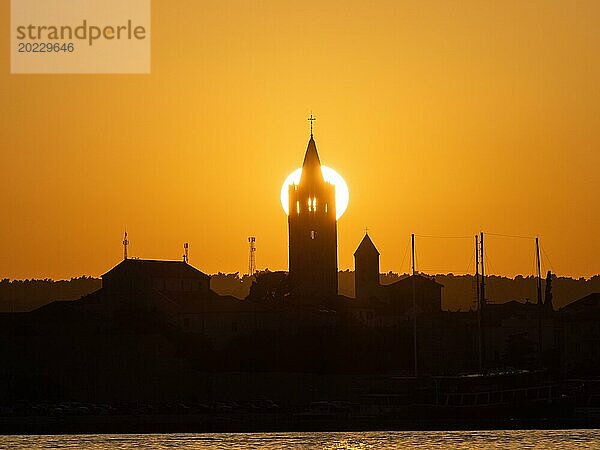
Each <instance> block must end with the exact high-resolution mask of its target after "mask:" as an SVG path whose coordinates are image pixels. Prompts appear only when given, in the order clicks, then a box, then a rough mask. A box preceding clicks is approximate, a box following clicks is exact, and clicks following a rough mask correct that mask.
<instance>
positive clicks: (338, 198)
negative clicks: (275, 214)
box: [280, 165, 350, 220]
mask: <svg viewBox="0 0 600 450" xmlns="http://www.w3.org/2000/svg"><path fill="white" fill-rule="evenodd" d="M321 172H322V173H323V178H325V181H327V182H328V183H331V184H333V185H334V186H335V204H336V208H337V209H336V211H337V214H336V219H337V220H339V218H340V217H342V215H343V214H344V212H345V211H346V208H348V202H349V200H350V192H349V191H348V185H347V184H346V181H345V180H344V179H343V178H342V176H341V175H340V174H339V173H337V172H336V171H335V170H333V169H332V168H330V167H327V166H323V165H322V166H321ZM301 175H302V168H301V167H300V168H298V169H296V170H294V171H293V172H292V173H291V174H290V175H289V176H288V177H287V178H286V179H285V181H284V182H283V186H281V194H280V197H281V207H282V208H283V210H284V211H285V213H286V214H288V215H289V204H288V203H289V198H288V197H289V191H288V189H289V187H290V185H292V184H296V185H297V184H299V183H300V177H301Z"/></svg>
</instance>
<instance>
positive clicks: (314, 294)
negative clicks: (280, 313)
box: [288, 114, 338, 301]
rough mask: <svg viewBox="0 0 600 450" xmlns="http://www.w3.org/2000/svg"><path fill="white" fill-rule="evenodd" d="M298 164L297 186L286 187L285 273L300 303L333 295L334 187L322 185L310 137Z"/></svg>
mask: <svg viewBox="0 0 600 450" xmlns="http://www.w3.org/2000/svg"><path fill="white" fill-rule="evenodd" d="M308 120H309V122H310V139H309V141H308V146H307V148H306V153H305V155H304V162H303V163H302V174H301V175H300V182H299V183H298V184H297V185H296V184H293V185H291V186H289V189H288V195H289V197H288V198H289V205H290V207H289V214H288V227H289V273H290V279H291V283H292V290H293V292H294V293H295V294H296V298H297V299H299V300H300V301H312V300H315V299H317V298H323V297H333V296H336V295H337V291H338V281H337V220H336V204H335V186H334V185H333V184H330V183H328V182H326V181H325V178H324V177H323V172H322V170H321V160H320V159H319V154H318V152H317V144H316V143H315V140H314V136H313V122H314V120H315V118H314V117H313V115H312V114H311V115H310V117H309V118H308Z"/></svg>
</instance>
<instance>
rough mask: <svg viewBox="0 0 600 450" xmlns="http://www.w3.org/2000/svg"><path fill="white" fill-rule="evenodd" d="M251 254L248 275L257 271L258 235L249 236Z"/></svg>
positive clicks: (249, 255)
mask: <svg viewBox="0 0 600 450" xmlns="http://www.w3.org/2000/svg"><path fill="white" fill-rule="evenodd" d="M248 246H249V254H248V275H250V276H252V275H254V273H255V272H256V237H254V236H250V237H249V238H248Z"/></svg>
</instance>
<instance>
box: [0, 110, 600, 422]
mask: <svg viewBox="0 0 600 450" xmlns="http://www.w3.org/2000/svg"><path fill="white" fill-rule="evenodd" d="M312 119H313V118H312V115H311V119H310V120H311V121H312ZM311 125H312V122H311ZM300 156H301V155H299V157H300ZM302 161H303V163H302V175H301V178H300V181H299V183H298V184H291V185H290V186H289V188H288V194H289V196H288V200H289V203H288V206H289V211H288V232H289V241H288V242H289V249H288V250H289V270H288V271H275V272H271V271H268V270H264V271H257V270H256V269H255V265H254V262H253V253H252V252H253V248H254V247H253V245H254V243H255V240H253V239H254V238H251V239H249V243H250V252H251V253H250V260H249V261H250V269H249V274H248V275H246V276H243V277H240V276H239V275H238V274H232V275H227V274H218V275H215V276H213V277H211V276H209V275H208V274H206V273H203V272H202V271H200V270H198V269H197V268H196V267H194V265H193V264H191V263H190V261H189V256H188V248H189V247H188V244H185V246H184V252H185V253H184V256H183V258H182V260H171V261H166V260H151V259H139V258H131V257H129V255H128V253H127V250H128V245H129V238H128V236H127V234H125V237H124V239H123V259H122V260H121V261H119V262H118V263H116V264H115V265H114V267H112V268H111V269H110V270H108V271H106V273H104V274H103V275H102V277H101V281H100V280H97V279H94V278H78V279H73V280H71V281H68V282H66V281H65V282H53V281H51V280H38V281H33V280H31V281H26V282H17V281H9V280H4V281H2V282H1V283H0V300H1V301H2V304H1V306H2V309H3V312H2V313H1V314H0V345H1V355H2V366H1V368H0V431H3V432H11V433H17V432H24V433H33V432H35V433H53V432H78V431H102V432H119V431H128V432H129V431H187V430H194V431H217V430H226V431H240V430H251V431H256V430H301V429H328V430H331V429H340V430H342V429H403V428H409V429H415V428H434V429H435V428H445V429H447V428H468V427H482V426H485V427H495V428H500V427H511V428H513V427H533V426H536V427H540V426H542V427H548V426H564V425H568V426H582V427H585V426H598V425H599V424H600V417H599V416H598V415H597V414H595V415H594V411H597V408H598V407H600V383H598V382H597V381H596V378H597V377H598V376H600V326H599V325H598V324H599V323H600V278H599V277H598V276H596V277H593V278H592V279H590V280H571V279H568V278H559V277H556V275H554V274H553V273H552V272H551V271H546V273H542V272H541V268H540V266H541V265H540V256H539V248H538V253H537V273H536V275H534V276H529V277H517V278H515V279H507V278H502V277H497V276H490V275H489V274H486V273H485V267H486V265H485V263H484V259H485V255H486V254H485V239H486V237H487V236H486V234H485V233H480V234H478V235H476V236H473V237H472V239H473V246H474V249H475V252H474V253H475V261H474V264H473V267H474V271H473V274H469V275H460V276H459V275H452V274H448V275H443V276H442V275H438V276H433V275H429V274H426V273H421V272H419V271H418V270H416V267H415V256H414V246H415V235H413V236H412V248H411V250H412V256H411V262H412V264H411V266H412V268H411V271H410V273H407V274H401V275H399V274H392V273H389V274H382V273H381V271H380V265H379V258H380V250H379V248H380V245H381V243H379V242H377V241H376V239H375V238H374V237H373V235H372V234H370V233H369V231H368V230H366V231H365V232H364V235H363V236H362V239H361V240H360V241H359V242H357V243H356V248H355V251H354V271H353V272H349V271H345V272H344V271H342V272H340V271H339V269H338V241H337V233H338V229H337V227H338V223H337V218H336V195H335V194H336V187H335V186H334V185H333V184H330V183H328V182H327V181H326V180H325V178H324V176H323V173H322V170H321V160H320V157H319V152H318V150H317V143H316V139H315V137H314V135H313V132H312V126H311V134H310V138H309V140H308V144H307V147H306V151H305V154H304V158H303V160H302ZM416 239H418V236H417V237H416ZM469 239H471V237H469ZM534 242H535V244H536V245H538V244H539V243H538V241H537V239H535V240H532V243H534ZM490 292H494V293H495V297H492V296H491V295H490ZM446 297H448V298H446Z"/></svg>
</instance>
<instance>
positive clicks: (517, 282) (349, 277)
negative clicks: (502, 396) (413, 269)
mask: <svg viewBox="0 0 600 450" xmlns="http://www.w3.org/2000/svg"><path fill="white" fill-rule="evenodd" d="M405 276H407V275H406V274H397V273H393V272H388V273H382V274H381V276H380V280H381V284H390V283H393V282H395V281H398V280H399V279H401V278H403V277H405ZM435 279H436V281H438V282H439V283H441V284H443V285H444V289H443V293H442V307H443V309H444V310H447V311H458V310H461V311H468V310H469V308H472V307H473V306H474V304H475V279H474V277H473V276H472V275H453V274H442V275H435ZM253 280H254V277H252V276H249V275H240V274H239V273H217V274H216V275H213V276H212V278H211V283H210V285H211V289H212V290H214V291H215V292H216V293H217V294H219V295H231V296H233V297H237V298H240V299H243V298H245V297H246V296H247V295H248V293H249V292H250V286H251V285H252V282H253ZM100 287H101V280H100V279H98V278H92V277H79V278H72V279H70V280H60V281H53V280H50V279H44V280H12V281H10V280H8V279H4V280H2V281H0V312H10V311H14V312H18V311H31V310H33V309H36V308H39V307H40V306H43V305H45V304H47V303H49V302H51V301H54V300H77V299H79V298H81V297H82V296H84V295H86V294H89V293H91V292H93V291H95V290H96V289H99V288H100ZM552 289H553V302H554V307H555V308H556V309H558V308H561V307H563V306H564V305H566V304H568V303H571V302H572V301H575V300H577V299H580V298H582V297H585V296H586V295H588V294H591V293H593V292H600V275H595V276H593V277H591V278H588V279H585V278H579V279H573V278H569V277H554V278H553V285H552ZM339 291H340V294H342V295H346V296H348V297H354V271H351V270H345V271H341V272H339ZM486 297H487V298H488V299H489V301H491V302H493V303H505V302H507V301H510V300H518V301H521V302H526V301H530V302H534V303H535V302H536V279H535V278H534V277H533V276H528V277H523V276H520V275H518V276H516V277H515V278H507V277H501V276H496V275H491V276H487V277H486Z"/></svg>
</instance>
